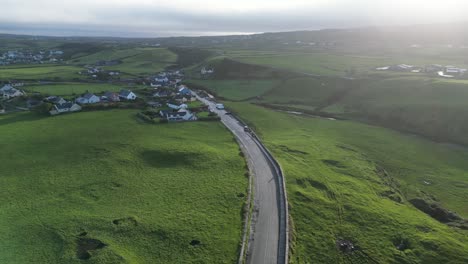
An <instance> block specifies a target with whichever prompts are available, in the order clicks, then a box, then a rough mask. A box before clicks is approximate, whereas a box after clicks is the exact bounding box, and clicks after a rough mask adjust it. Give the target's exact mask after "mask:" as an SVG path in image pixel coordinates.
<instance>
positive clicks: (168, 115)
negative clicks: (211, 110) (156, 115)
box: [160, 109, 197, 122]
mask: <svg viewBox="0 0 468 264" xmlns="http://www.w3.org/2000/svg"><path fill="white" fill-rule="evenodd" d="M160 115H161V116H162V117H163V118H165V119H167V120H168V121H169V122H181V121H195V120H197V116H196V115H195V114H193V113H192V112H190V111H189V110H187V109H185V110H179V111H178V112H172V111H167V110H166V111H160Z"/></svg>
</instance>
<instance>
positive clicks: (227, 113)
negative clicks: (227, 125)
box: [224, 112, 232, 115]
mask: <svg viewBox="0 0 468 264" xmlns="http://www.w3.org/2000/svg"><path fill="white" fill-rule="evenodd" d="M224 114H225V115H232V113H231V112H226V113H224Z"/></svg>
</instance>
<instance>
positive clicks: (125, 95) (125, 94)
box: [119, 90, 137, 100]
mask: <svg viewBox="0 0 468 264" xmlns="http://www.w3.org/2000/svg"><path fill="white" fill-rule="evenodd" d="M119 97H120V98H121V99H125V100H135V99H136V98H137V96H136V94H134V93H133V92H132V91H130V90H121V91H120V93H119Z"/></svg>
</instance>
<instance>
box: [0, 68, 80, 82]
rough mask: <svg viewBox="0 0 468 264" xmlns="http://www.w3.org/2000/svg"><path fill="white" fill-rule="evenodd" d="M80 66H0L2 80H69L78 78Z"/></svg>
mask: <svg viewBox="0 0 468 264" xmlns="http://www.w3.org/2000/svg"><path fill="white" fill-rule="evenodd" d="M80 70H81V68H80V67H76V66H69V65H32V66H1V67H0V79H2V80H10V79H13V80H55V79H63V80H70V79H73V78H79V77H80V75H78V72H79V71H80Z"/></svg>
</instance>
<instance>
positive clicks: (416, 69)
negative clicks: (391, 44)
mask: <svg viewBox="0 0 468 264" xmlns="http://www.w3.org/2000/svg"><path fill="white" fill-rule="evenodd" d="M376 70H377V71H394V72H409V73H429V74H436V75H438V76H440V77H445V78H456V77H463V76H465V75H466V73H467V72H468V69H464V68H459V67H456V66H452V65H447V66H443V65H439V64H430V65H426V66H424V67H420V66H414V65H408V64H398V65H392V66H385V67H379V68H376Z"/></svg>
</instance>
